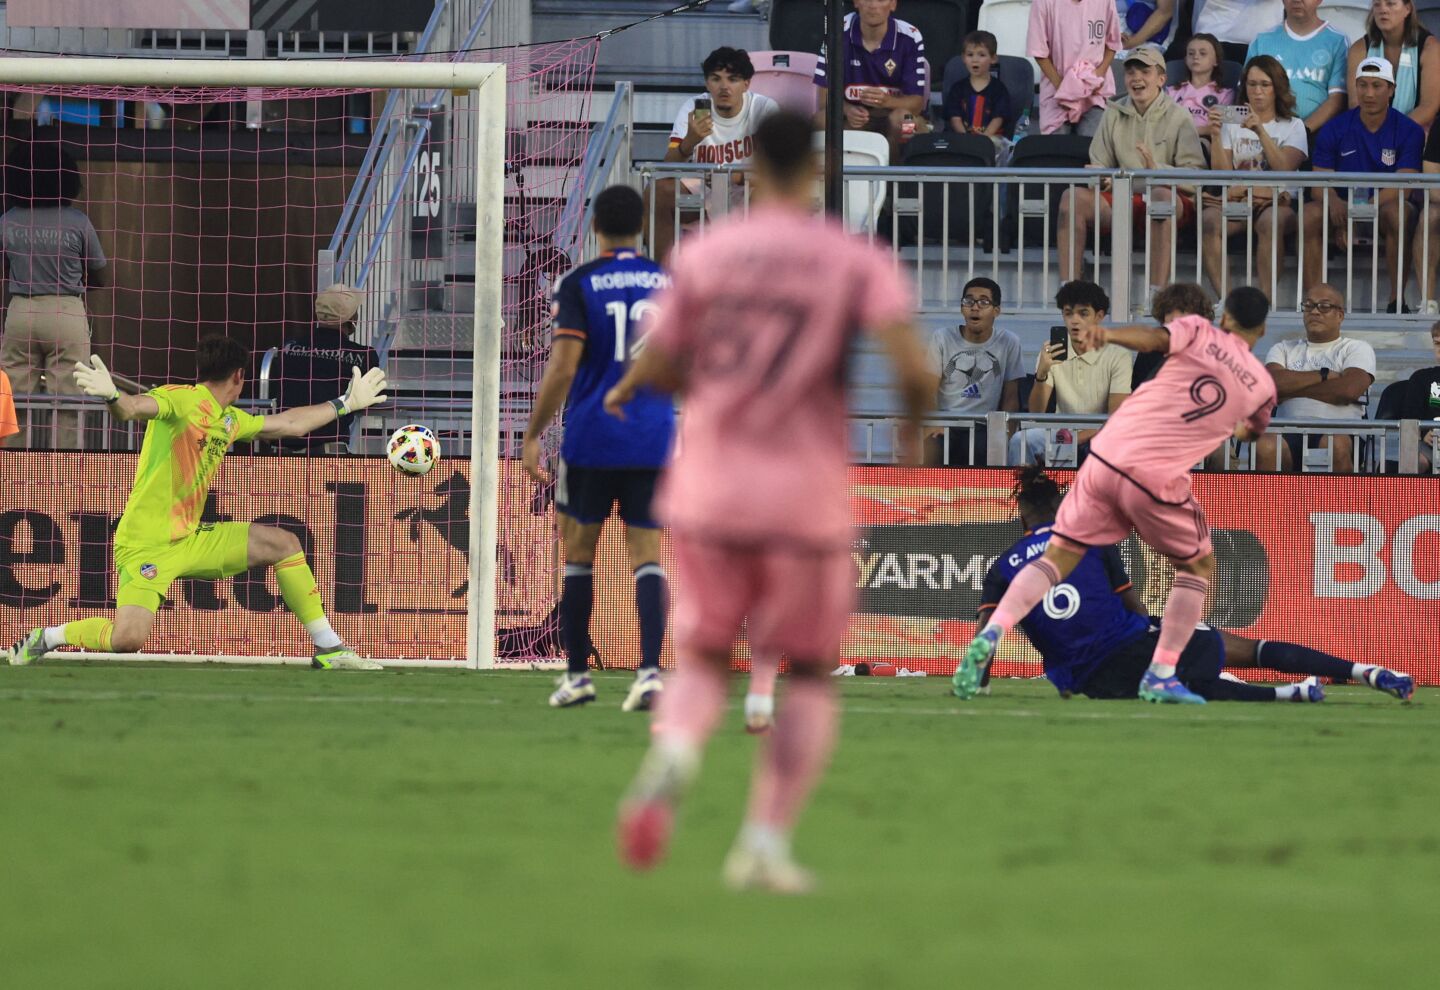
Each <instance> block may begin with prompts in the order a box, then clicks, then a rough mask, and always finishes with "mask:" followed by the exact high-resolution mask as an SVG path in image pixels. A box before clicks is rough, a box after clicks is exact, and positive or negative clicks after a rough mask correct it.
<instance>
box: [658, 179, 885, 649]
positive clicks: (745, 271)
mask: <svg viewBox="0 0 1440 990" xmlns="http://www.w3.org/2000/svg"><path fill="white" fill-rule="evenodd" d="M672 275H673V279H672V285H671V287H670V288H669V289H667V290H665V291H664V292H662V293H661V294H660V295H658V296H657V297H656V307H657V308H656V315H655V318H654V322H653V325H652V326H651V327H650V329H649V331H648V334H647V335H646V337H645V340H646V346H647V347H658V348H661V349H662V350H663V351H664V352H665V353H666V355H667V356H668V357H670V358H671V360H672V361H673V362H674V363H675V364H676V365H677V366H678V367H680V368H683V369H684V370H685V375H686V384H685V387H684V400H683V408H684V416H683V421H682V427H681V434H680V442H679V445H678V449H679V454H678V456H677V457H676V459H675V461H674V463H673V464H671V465H670V467H669V468H668V469H667V470H666V471H665V474H664V476H663V478H662V480H661V485H660V491H659V493H658V497H657V509H658V516H659V518H660V519H661V521H662V522H663V523H664V524H665V525H667V526H669V527H670V529H671V532H672V533H673V534H674V545H675V562H676V569H677V571H678V572H679V573H678V577H677V580H676V582H675V584H676V601H675V613H674V625H673V629H674V634H675V642H676V645H677V646H679V647H681V648H682V649H683V648H685V647H689V648H691V649H695V650H705V651H717V650H728V649H729V648H730V646H731V644H732V643H733V642H734V639H735V636H736V634H737V633H738V632H739V630H740V626H741V622H742V621H748V626H747V632H748V637H749V640H750V644H751V647H752V648H753V649H755V650H758V651H768V652H770V653H771V654H772V655H773V654H779V653H787V654H789V655H791V656H795V657H805V658H815V659H821V658H828V657H831V656H834V655H836V654H838V652H839V647H840V643H841V640H842V639H843V637H844V633H845V625H846V621H847V619H848V615H849V612H850V610H851V605H852V603H853V597H854V575H853V574H852V573H851V565H850V559H849V546H850V540H851V520H850V500H849V488H848V483H847V481H848V479H847V467H848V463H849V451H848V443H847V429H846V407H845V394H844V384H845V367H846V363H847V359H848V356H849V351H850V345H851V341H852V339H853V338H854V337H855V336H856V334H857V333H858V332H859V331H860V330H861V328H862V327H869V326H877V325H885V324H891V323H898V322H902V321H905V320H908V319H910V318H911V315H912V311H913V301H912V295H911V291H910V288H909V286H908V285H907V284H906V282H905V281H904V280H903V279H902V278H901V277H900V276H899V275H898V274H897V273H896V271H895V268H894V264H893V262H892V261H891V259H890V257H889V255H888V254H886V253H885V252H883V251H881V250H879V249H878V248H875V247H873V246H871V245H869V244H866V243H865V242H863V241H861V240H859V239H857V238H854V237H852V236H850V235H849V234H847V233H846V232H845V230H844V229H843V228H842V227H841V226H840V225H839V224H837V223H834V222H832V221H830V220H828V219H825V218H822V217H817V216H812V215H810V214H807V213H803V212H800V211H798V210H796V209H794V208H792V207H785V206H780V205H763V206H760V207H757V208H756V209H755V210H753V211H752V212H751V213H750V215H749V216H748V217H744V218H737V219H733V220H726V221H722V222H721V223H718V224H716V225H715V226H714V227H713V228H712V229H711V231H710V232H709V233H708V234H705V235H702V236H701V237H699V238H696V239H695V240H693V241H690V242H687V243H686V244H685V245H684V246H683V247H682V248H681V249H680V250H679V251H678V252H677V254H676V258H675V264H674V267H673V271H672ZM747 617H748V620H747Z"/></svg>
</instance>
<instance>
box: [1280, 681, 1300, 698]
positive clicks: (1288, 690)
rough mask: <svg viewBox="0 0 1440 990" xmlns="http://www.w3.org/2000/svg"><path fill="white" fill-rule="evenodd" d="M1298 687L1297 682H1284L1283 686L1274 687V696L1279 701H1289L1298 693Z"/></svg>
mask: <svg viewBox="0 0 1440 990" xmlns="http://www.w3.org/2000/svg"><path fill="white" fill-rule="evenodd" d="M1300 689H1301V686H1300V685H1299V684H1286V685H1285V686H1284V687H1277V688H1276V689H1275V697H1276V699H1277V700H1279V701H1289V700H1291V699H1292V698H1294V697H1295V696H1296V695H1297V694H1299V693H1300Z"/></svg>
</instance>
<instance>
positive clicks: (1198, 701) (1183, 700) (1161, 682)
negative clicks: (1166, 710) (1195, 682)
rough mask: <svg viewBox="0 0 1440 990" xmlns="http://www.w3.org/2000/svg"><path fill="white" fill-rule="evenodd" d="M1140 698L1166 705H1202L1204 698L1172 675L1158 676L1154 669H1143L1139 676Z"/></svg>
mask: <svg viewBox="0 0 1440 990" xmlns="http://www.w3.org/2000/svg"><path fill="white" fill-rule="evenodd" d="M1140 700H1142V701H1151V702H1155V703H1157V704H1166V705H1203V704H1205V699H1204V698H1202V697H1200V696H1199V695H1198V694H1196V693H1195V692H1194V691H1191V690H1190V689H1189V688H1187V687H1186V686H1185V685H1184V684H1181V683H1180V682H1179V681H1178V680H1176V679H1175V678H1174V677H1160V676H1158V675H1157V674H1156V673H1155V672H1154V671H1151V670H1147V671H1145V676H1144V677H1142V678H1140Z"/></svg>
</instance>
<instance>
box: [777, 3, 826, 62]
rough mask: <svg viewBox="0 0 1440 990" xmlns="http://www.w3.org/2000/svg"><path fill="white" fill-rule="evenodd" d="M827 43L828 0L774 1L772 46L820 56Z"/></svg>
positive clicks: (784, 50)
mask: <svg viewBox="0 0 1440 990" xmlns="http://www.w3.org/2000/svg"><path fill="white" fill-rule="evenodd" d="M824 44H825V0H773V2H772V3H771V4H770V47H771V48H772V49H773V50H775V51H781V52H810V53H811V54H813V55H819V54H820V49H821V47H822V46H823V45H824Z"/></svg>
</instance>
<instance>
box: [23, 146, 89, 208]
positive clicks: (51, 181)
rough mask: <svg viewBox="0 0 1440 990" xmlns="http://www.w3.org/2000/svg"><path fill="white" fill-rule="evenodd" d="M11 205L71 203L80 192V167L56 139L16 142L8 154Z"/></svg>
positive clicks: (59, 204)
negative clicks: (54, 140) (52, 140)
mask: <svg viewBox="0 0 1440 990" xmlns="http://www.w3.org/2000/svg"><path fill="white" fill-rule="evenodd" d="M5 192H6V196H7V198H8V200H9V205H10V206H12V207H14V206H69V205H70V204H71V203H72V202H74V200H75V197H76V196H79V195H80V167H79V166H78V165H76V164H75V159H74V158H72V157H71V156H70V152H68V151H66V150H65V149H64V148H62V147H60V145H59V144H56V143H53V142H48V141H46V142H32V143H21V144H17V145H16V146H15V147H14V148H12V149H11V151H10V154H9V155H7V156H6V157H5Z"/></svg>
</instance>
